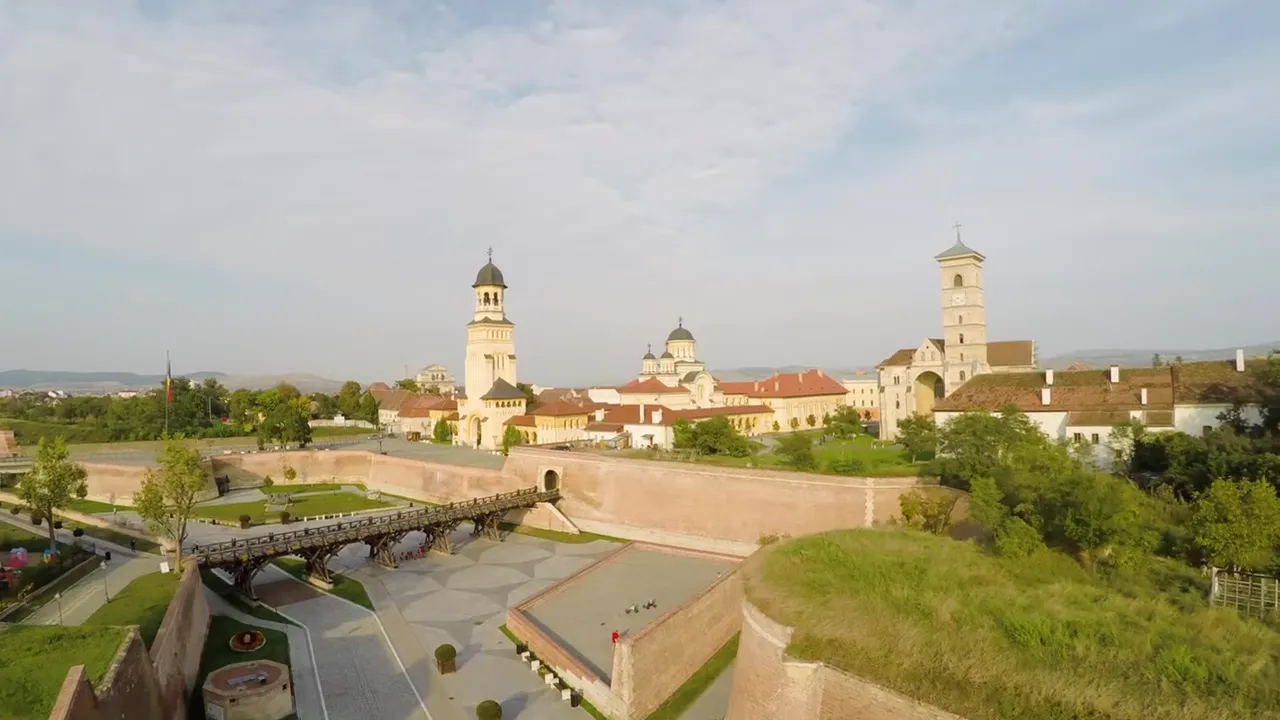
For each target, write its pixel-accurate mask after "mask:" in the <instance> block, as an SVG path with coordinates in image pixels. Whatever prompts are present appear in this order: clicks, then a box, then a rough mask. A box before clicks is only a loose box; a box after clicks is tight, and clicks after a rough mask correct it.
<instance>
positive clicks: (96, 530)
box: [62, 520, 160, 553]
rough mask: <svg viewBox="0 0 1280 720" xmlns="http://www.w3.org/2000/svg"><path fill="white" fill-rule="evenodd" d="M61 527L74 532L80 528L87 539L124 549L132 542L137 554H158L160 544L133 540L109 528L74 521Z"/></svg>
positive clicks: (63, 523)
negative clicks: (113, 544)
mask: <svg viewBox="0 0 1280 720" xmlns="http://www.w3.org/2000/svg"><path fill="white" fill-rule="evenodd" d="M62 527H63V528H64V529H66V530H75V529H76V528H80V529H82V530H84V534H85V535H86V536H88V537H91V538H97V539H98V540H106V541H107V542H111V543H115V544H116V545H119V546H121V547H126V548H127V547H129V541H130V540H132V541H133V542H134V546H135V547H136V548H137V549H138V551H139V552H149V553H159V552H160V543H158V542H155V541H154V540H143V539H141V538H135V537H134V536H132V535H126V534H124V533H122V532H118V531H116V530H112V529H111V528H100V527H96V526H94V525H84V524H81V523H78V522H76V521H75V520H63V521H62Z"/></svg>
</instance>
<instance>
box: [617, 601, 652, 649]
mask: <svg viewBox="0 0 1280 720" xmlns="http://www.w3.org/2000/svg"><path fill="white" fill-rule="evenodd" d="M656 607H658V601H657V600H655V599H653V598H650V599H649V601H648V602H646V603H644V605H642V606H639V607H637V606H636V604H635V603H632V604H631V605H628V606H627V607H626V609H624V610H623V612H624V613H626V614H627V615H636V614H639V612H640V611H641V610H651V609H653V608H656ZM620 637H622V636H621V635H620V634H618V631H617V630H614V631H613V635H612V640H613V644H614V645H617V644H618V638H620Z"/></svg>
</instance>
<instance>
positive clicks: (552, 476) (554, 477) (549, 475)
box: [538, 470, 560, 492]
mask: <svg viewBox="0 0 1280 720" xmlns="http://www.w3.org/2000/svg"><path fill="white" fill-rule="evenodd" d="M538 489H539V490H541V491H542V492H549V491H551V490H559V489H560V473H559V472H557V471H556V470H547V471H545V472H543V473H542V478H541V479H540V480H539V481H538Z"/></svg>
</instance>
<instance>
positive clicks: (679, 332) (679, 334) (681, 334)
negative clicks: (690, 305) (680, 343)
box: [667, 320, 693, 342]
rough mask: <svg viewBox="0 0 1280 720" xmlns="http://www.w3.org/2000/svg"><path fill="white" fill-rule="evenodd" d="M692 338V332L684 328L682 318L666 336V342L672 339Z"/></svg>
mask: <svg viewBox="0 0 1280 720" xmlns="http://www.w3.org/2000/svg"><path fill="white" fill-rule="evenodd" d="M692 339H693V333H691V332H689V331H688V330H685V329H684V320H681V321H680V325H679V326H678V327H676V329H675V330H672V331H671V334H670V335H668V336H667V342H671V341H672V340H692Z"/></svg>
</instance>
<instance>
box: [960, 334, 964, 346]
mask: <svg viewBox="0 0 1280 720" xmlns="http://www.w3.org/2000/svg"><path fill="white" fill-rule="evenodd" d="M960 344H961V345H963V344H964V333H960Z"/></svg>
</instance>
